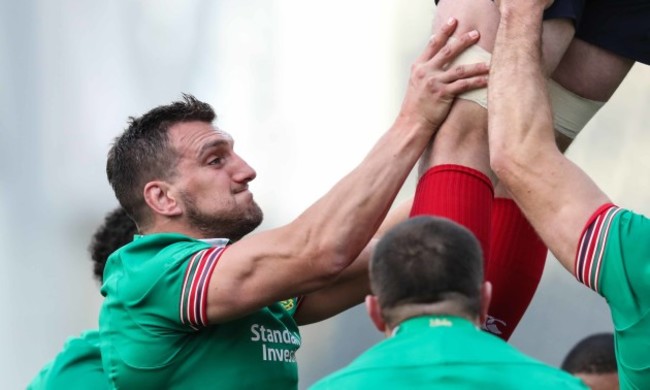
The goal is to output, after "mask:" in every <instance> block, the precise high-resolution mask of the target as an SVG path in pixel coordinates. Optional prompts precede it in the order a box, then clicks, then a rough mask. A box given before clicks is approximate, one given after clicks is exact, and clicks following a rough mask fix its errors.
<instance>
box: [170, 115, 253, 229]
mask: <svg viewBox="0 0 650 390" xmlns="http://www.w3.org/2000/svg"><path fill="white" fill-rule="evenodd" d="M169 140H170V143H171V145H172V147H174V148H175V150H176V153H177V154H178V156H179V159H178V164H177V166H176V174H175V175H174V177H173V179H171V185H172V188H173V190H174V191H175V193H176V194H178V201H179V202H180V204H181V208H182V209H183V217H184V218H185V220H186V221H187V223H188V224H189V225H190V227H191V228H192V229H194V230H197V231H199V232H200V234H201V237H200V238H210V237H224V238H229V239H231V240H238V239H240V238H241V237H242V236H244V235H246V234H248V233H250V232H251V231H252V230H253V229H255V228H256V227H257V226H259V224H260V223H261V222H262V210H261V209H260V207H259V206H258V205H257V203H255V201H254V200H253V194H252V193H251V192H250V191H249V190H248V182H250V181H251V180H253V179H254V178H255V175H256V173H255V171H254V170H253V169H252V168H251V167H250V166H249V165H248V164H246V162H245V161H244V160H242V159H241V157H239V156H238V155H237V154H235V152H234V150H233V139H232V137H230V135H228V134H227V133H225V132H223V131H221V130H218V129H215V128H214V127H213V126H212V125H211V124H209V123H206V122H200V121H193V122H183V123H178V124H176V125H174V126H172V127H171V128H170V129H169Z"/></svg>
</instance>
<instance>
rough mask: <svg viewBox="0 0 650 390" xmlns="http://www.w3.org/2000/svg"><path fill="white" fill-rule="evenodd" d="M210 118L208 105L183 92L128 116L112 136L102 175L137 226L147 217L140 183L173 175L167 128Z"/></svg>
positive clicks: (172, 151) (173, 160) (210, 110)
mask: <svg viewBox="0 0 650 390" xmlns="http://www.w3.org/2000/svg"><path fill="white" fill-rule="evenodd" d="M214 119H215V113H214V110H213V109H212V107H210V105H209V104H207V103H204V102H201V101H200V100H198V99H196V98H195V97H194V96H191V95H187V94H184V95H183V100H182V101H177V102H173V103H171V104H168V105H165V106H159V107H156V108H154V109H152V110H150V111H149V112H147V113H146V114H144V115H142V116H141V117H139V118H133V117H131V118H129V126H128V128H127V129H126V130H124V132H123V133H122V135H121V136H119V137H117V138H116V139H115V142H114V144H113V146H112V147H111V150H110V151H109V153H108V160H107V162H106V174H107V176H108V181H109V182H110V184H111V186H112V187H113V191H114V192H115V196H116V197H117V199H118V201H119V202H120V205H122V207H123V208H124V209H125V210H126V212H127V213H129V215H131V217H132V218H133V219H134V220H135V221H136V222H137V224H138V225H139V226H140V227H142V224H146V222H147V220H146V219H147V217H148V216H149V213H148V211H147V206H146V203H145V200H144V195H143V189H144V185H145V184H146V183H147V182H149V181H152V180H165V179H167V178H170V177H172V176H173V175H174V170H175V167H176V162H177V155H176V152H175V151H174V148H173V147H172V146H171V145H170V143H169V137H168V130H169V128H170V127H171V126H173V125H175V124H177V123H181V122H190V121H202V122H208V123H211V122H212V121H213V120H214Z"/></svg>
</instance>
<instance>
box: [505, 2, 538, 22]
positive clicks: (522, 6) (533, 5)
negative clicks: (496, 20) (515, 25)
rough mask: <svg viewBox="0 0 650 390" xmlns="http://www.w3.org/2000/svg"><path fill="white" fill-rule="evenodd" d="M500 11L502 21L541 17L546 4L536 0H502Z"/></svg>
mask: <svg viewBox="0 0 650 390" xmlns="http://www.w3.org/2000/svg"><path fill="white" fill-rule="evenodd" d="M499 12H500V13H501V21H502V22H504V21H505V22H512V21H516V22H517V21H521V20H522V19H524V20H528V19H541V18H542V15H543V14H544V4H540V3H538V2H535V1H505V2H504V1H502V2H501V3H500V4H499Z"/></svg>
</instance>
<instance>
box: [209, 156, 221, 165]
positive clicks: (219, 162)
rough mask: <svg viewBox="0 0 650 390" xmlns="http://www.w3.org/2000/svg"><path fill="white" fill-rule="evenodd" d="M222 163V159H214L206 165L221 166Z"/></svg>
mask: <svg viewBox="0 0 650 390" xmlns="http://www.w3.org/2000/svg"><path fill="white" fill-rule="evenodd" d="M221 163H223V158H222V157H217V158H215V159H212V160H210V162H209V163H208V165H221Z"/></svg>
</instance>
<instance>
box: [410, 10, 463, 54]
mask: <svg viewBox="0 0 650 390" xmlns="http://www.w3.org/2000/svg"><path fill="white" fill-rule="evenodd" d="M456 26H458V21H457V20H456V19H454V18H449V20H448V21H447V23H445V24H443V25H442V27H440V29H439V30H438V32H436V33H435V34H433V35H432V36H431V38H430V39H429V43H428V44H427V47H426V48H425V49H424V52H422V54H420V56H419V57H418V58H417V60H416V63H418V62H427V61H429V60H430V59H431V58H432V57H433V56H434V55H435V54H436V53H438V51H439V50H440V49H441V48H443V47H444V46H445V44H446V43H447V41H448V40H449V37H450V36H451V34H453V33H454V30H456Z"/></svg>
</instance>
